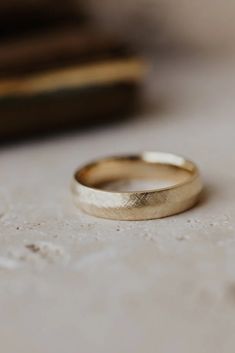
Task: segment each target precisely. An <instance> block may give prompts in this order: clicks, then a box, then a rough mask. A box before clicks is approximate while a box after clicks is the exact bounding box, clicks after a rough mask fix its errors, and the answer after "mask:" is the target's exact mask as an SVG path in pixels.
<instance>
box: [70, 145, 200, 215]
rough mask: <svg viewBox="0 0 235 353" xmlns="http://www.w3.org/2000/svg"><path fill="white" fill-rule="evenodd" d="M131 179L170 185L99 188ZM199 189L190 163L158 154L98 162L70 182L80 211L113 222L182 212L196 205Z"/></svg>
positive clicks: (194, 167) (151, 153)
mask: <svg viewBox="0 0 235 353" xmlns="http://www.w3.org/2000/svg"><path fill="white" fill-rule="evenodd" d="M131 179H141V180H150V179H151V180H153V179H154V180H156V182H157V181H158V180H163V181H166V182H169V181H171V183H172V182H173V184H171V185H168V186H165V187H157V188H155V189H151V190H139V191H123V192H122V191H113V190H111V191H110V190H105V189H104V188H103V186H104V185H105V184H107V183H110V182H114V181H118V180H131ZM201 190H202V182H201V178H200V175H199V171H198V168H197V166H196V165H195V164H194V163H193V162H191V161H189V160H186V159H185V158H183V157H180V156H177V155H174V154H171V153H162V152H144V153H142V154H138V155H129V156H116V157H110V158H104V159H100V160H97V161H94V162H92V163H89V164H87V165H85V166H84V167H82V168H80V169H78V170H77V171H76V172H75V174H74V178H73V182H72V192H73V196H74V200H75V203H76V205H77V206H78V207H79V208H80V209H82V210H83V211H85V212H86V213H89V214H91V215H94V216H97V217H103V218H109V219H117V220H146V219H154V218H162V217H166V216H170V215H174V214H177V213H180V212H183V211H185V210H187V209H189V208H191V207H192V206H193V205H194V204H195V203H196V201H197V200H198V197H199V194H200V192H201Z"/></svg>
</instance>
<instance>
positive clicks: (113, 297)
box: [0, 59, 235, 353]
mask: <svg viewBox="0 0 235 353" xmlns="http://www.w3.org/2000/svg"><path fill="white" fill-rule="evenodd" d="M234 91H235V76H234V62H233V61H232V60H222V59H220V60H219V59H217V61H214V62H212V59H204V60H201V61H199V60H198V61H195V60H194V61H190V60H187V61H185V60H180V61H175V60H174V61H168V62H164V63H160V62H159V63H158V64H156V65H155V67H154V68H153V69H152V70H151V71H150V73H149V79H148V81H147V82H146V87H145V94H146V96H148V99H149V101H150V102H151V104H150V108H149V109H148V110H147V111H146V112H144V113H140V114H139V115H138V116H136V117H135V118H134V119H132V120H128V121H126V122H122V123H120V124H119V125H115V126H114V125H113V126H109V127H108V126H107V127H105V128H104V129H99V130H95V131H84V132H82V133H77V134H73V135H70V136H68V135H67V136H64V137H58V138H52V139H49V138H48V139H47V140H43V141H35V142H31V143H29V142H28V143H25V144H24V143H22V144H19V145H14V146H5V147H1V149H0V166H1V170H0V313H1V315H0V350H1V352H3V353H16V352H24V353H32V352H33V353H64V352H69V353H78V352H79V353H94V352H95V353H110V352H112V353H120V352H122V353H130V352H135V353H156V352H162V353H171V352H174V353H189V352H190V353H198V352H206V353H217V352H218V353H221V352H226V353H230V352H231V353H233V352H234V347H235V336H234V327H235V202H234V199H235V154H234V147H235V119H234V116H235V104H234ZM141 150H160V151H172V152H175V153H179V154H182V155H185V156H186V157H189V158H191V159H193V160H194V161H196V162H197V163H198V164H199V166H200V168H201V171H202V175H203V179H204V182H205V193H204V195H203V197H202V200H201V202H200V203H199V204H198V206H197V207H195V208H193V209H192V210H190V211H188V212H185V213H183V214H180V215H178V216H173V217H169V218H166V219H161V220H153V221H143V222H117V221H108V220H102V219H96V218H93V217H90V216H87V215H84V214H82V213H81V212H80V211H79V210H77V209H76V208H75V207H74V205H73V203H72V201H71V197H70V193H69V184H70V179H71V175H72V173H73V171H74V169H75V168H76V167H77V166H78V165H79V164H82V163H84V162H86V161H87V160H90V159H93V158H97V157H100V156H104V155H107V154H115V153H120V152H127V153H128V152H136V151H141Z"/></svg>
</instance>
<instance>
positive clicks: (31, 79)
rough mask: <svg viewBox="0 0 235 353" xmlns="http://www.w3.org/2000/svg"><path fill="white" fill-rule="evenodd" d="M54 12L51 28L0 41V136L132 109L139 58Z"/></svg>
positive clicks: (85, 121)
mask: <svg viewBox="0 0 235 353" xmlns="http://www.w3.org/2000/svg"><path fill="white" fill-rule="evenodd" d="M11 1H13V0H11ZM25 1H26V0H25ZM44 1H45V0H44ZM68 12H69V11H68ZM58 13H59V12H57V16H55V17H54V19H55V18H56V21H55V23H56V24H55V23H54V25H53V26H42V27H41V29H40V26H39V27H38V26H37V27H36V30H35V28H31V30H28V31H27V32H25V31H24V30H23V31H22V32H20V33H21V34H20V35H19V32H17V34H16V35H15V36H14V35H13V34H12V33H11V34H10V35H6V36H4V38H3V39H2V40H1V41H0V122H1V123H0V139H1V140H2V139H7V138H10V137H18V136H20V137H22V136H27V135H29V134H32V133H43V132H48V131H56V130H59V129H67V128H72V127H82V126H85V125H88V124H91V125H92V124H98V123H101V122H104V121H112V120H113V119H114V118H115V117H116V118H121V117H122V116H124V115H125V114H126V113H128V112H130V111H131V110H132V109H134V107H135V103H136V101H137V97H138V87H139V83H140V81H141V78H142V76H143V72H144V65H143V63H142V61H141V60H140V59H139V58H138V57H136V56H135V55H133V54H132V53H131V52H130V51H129V50H128V49H127V48H126V46H125V45H123V44H122V43H119V42H118V41H116V40H114V39H113V38H110V37H109V36H107V35H105V34H102V33H99V32H97V29H92V28H91V27H90V26H88V25H86V24H84V22H83V21H81V22H79V21H78V20H77V23H75V22H73V21H71V22H70V21H68V18H72V17H70V15H67V14H66V16H68V18H67V19H66V20H63V21H58V18H60V16H58Z"/></svg>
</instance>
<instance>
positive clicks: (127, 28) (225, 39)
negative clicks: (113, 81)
mask: <svg viewBox="0 0 235 353" xmlns="http://www.w3.org/2000/svg"><path fill="white" fill-rule="evenodd" d="M85 4H86V6H87V8H88V9H89V11H90V13H91V14H92V16H93V18H95V19H96V21H97V22H98V23H99V24H100V25H101V26H104V27H105V28H108V29H110V30H112V31H114V32H116V33H119V34H121V35H124V36H126V37H128V38H129V39H131V41H133V42H136V43H138V44H141V45H144V46H146V45H147V46H148V47H152V45H154V46H156V44H157V45H159V44H161V45H162V44H163V43H164V44H166V45H167V46H169V45H170V46H175V44H177V45H179V46H180V47H182V45H183V47H184V46H185V47H187V48H188V47H189V48H191V47H199V48H200V47H202V48H204V49H211V48H219V49H220V50H226V51H227V50H231V49H234V47H235V44H234V43H235V21H234V18H235V2H234V1H227V0H226V1H222V0H197V1H195V0H119V1H116V0H99V1H97V0H87V1H86V2H85Z"/></svg>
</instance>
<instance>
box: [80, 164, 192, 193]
mask: <svg viewBox="0 0 235 353" xmlns="http://www.w3.org/2000/svg"><path fill="white" fill-rule="evenodd" d="M187 163H188V164H187ZM193 173H194V169H193V166H192V164H191V163H190V162H186V164H185V165H182V166H176V165H172V164H164V163H150V162H148V161H144V160H142V159H135V158H133V159H128V160H125V159H120V160H119V159H117V160H113V159H112V160H104V161H101V162H100V161H99V162H97V163H93V164H90V165H88V166H87V167H85V168H83V169H82V170H81V171H80V172H78V173H77V174H76V178H77V180H78V181H79V182H80V183H82V184H83V185H86V186H89V187H95V188H99V189H103V190H109V191H120V192H129V191H144V190H154V189H161V188H166V187H170V186H173V185H177V184H181V183H184V182H186V181H187V180H189V179H190V178H191V177H192V175H193Z"/></svg>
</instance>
